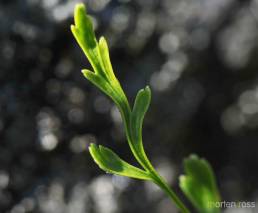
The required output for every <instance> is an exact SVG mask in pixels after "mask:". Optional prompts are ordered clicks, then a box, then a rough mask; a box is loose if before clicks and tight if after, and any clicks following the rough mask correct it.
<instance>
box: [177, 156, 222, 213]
mask: <svg viewBox="0 0 258 213" xmlns="http://www.w3.org/2000/svg"><path fill="white" fill-rule="evenodd" d="M184 170H185V173H186V174H185V175H182V176H180V179H179V180H180V188H181V189H182V191H183V192H184V194H185V195H186V196H187V197H188V199H189V200H190V201H191V202H192V204H193V205H194V206H195V208H196V209H197V210H198V212H200V213H218V212H220V209H219V208H216V207H215V203H216V202H219V201H220V195H219V192H218V188H217V184H216V179H215V175H214V173H213V170H212V168H211V166H210V164H209V163H208V162H207V161H206V160H204V159H200V158H199V157H198V156H196V155H191V156H190V157H189V158H187V159H185V161H184Z"/></svg>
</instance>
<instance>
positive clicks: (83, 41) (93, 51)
mask: <svg viewBox="0 0 258 213" xmlns="http://www.w3.org/2000/svg"><path fill="white" fill-rule="evenodd" d="M74 22H75V25H71V31H72V33H73V35H74V37H75V38H76V40H77V42H78V44H79V45H80V47H81V48H82V50H83V52H84V54H85V55H86V56H87V58H88V60H89V61H90V63H91V66H92V67H93V69H94V71H95V72H96V74H99V75H100V76H102V77H103V78H104V79H106V75H105V73H104V70H103V64H102V60H101V56H100V51H99V46H98V42H97V40H96V37H95V33H94V31H93V26H92V21H91V19H90V17H89V16H88V15H87V14H86V8H85V6H84V4H77V5H76V6H75V9H74ZM106 80H107V79H106Z"/></svg>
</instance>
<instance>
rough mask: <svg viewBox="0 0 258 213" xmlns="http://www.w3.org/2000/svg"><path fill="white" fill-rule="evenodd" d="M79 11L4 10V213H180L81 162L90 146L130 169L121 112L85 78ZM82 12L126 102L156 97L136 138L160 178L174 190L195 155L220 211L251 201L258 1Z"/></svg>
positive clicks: (153, 194)
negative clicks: (209, 171) (102, 42)
mask: <svg viewBox="0 0 258 213" xmlns="http://www.w3.org/2000/svg"><path fill="white" fill-rule="evenodd" d="M75 3H76V1H68V0H17V1H14V0H1V1H0V212H1V213H2V212H3V213H5V212H8V213H9V212H10V213H24V212H38V213H41V212H42V213H64V212H65V213H91V212H96V213H133V212H139V213H140V212H143V211H145V212H150V213H167V212H176V210H175V207H174V205H173V204H171V202H170V200H169V199H168V198H167V197H166V196H165V195H164V194H163V193H162V192H160V191H159V190H158V189H157V188H156V187H154V186H153V185H152V184H149V183H143V182H142V181H136V180H131V179H127V178H121V177H116V176H112V175H108V174H105V173H104V172H103V171H101V170H100V169H99V168H98V167H97V165H96V164H95V163H94V162H93V160H92V159H91V157H90V155H89V153H88V151H87V146H88V145H89V143H92V142H95V143H98V144H102V145H105V146H107V147H110V148H112V149H113V150H115V152H117V153H119V155H120V156H121V157H123V158H124V159H126V160H128V161H129V162H131V163H132V164H135V160H134V159H133V158H132V156H131V153H130V150H129V148H128V146H127V144H126V140H125V137H124V132H123V126H122V124H121V118H120V116H119V113H118V111H117V109H116V108H115V107H114V105H113V103H112V102H111V101H110V100H109V99H108V98H107V97H106V96H105V95H103V94H102V93H101V92H99V91H98V90H97V89H96V88H95V87H94V86H93V85H91V84H90V83H89V82H88V81H87V80H86V79H84V78H83V76H82V75H81V72H80V70H81V69H82V68H90V65H89V63H88V61H87V60H86V58H85V56H84V55H83V53H82V51H81V50H80V48H79V47H78V45H77V43H76V42H75V39H74V38H73V37H72V34H71V32H70V24H72V23H73V18H72V15H73V8H74V5H75ZM85 3H87V7H88V12H89V13H90V14H91V15H92V17H93V19H94V25H95V28H96V34H97V37H99V36H100V35H104V36H105V37H106V38H107V40H108V43H109V46H110V49H111V59H112V63H113V66H114V69H115V71H116V75H117V77H118V78H119V80H120V81H121V83H122V85H123V88H124V89H125V91H126V93H127V95H128V97H129V99H130V102H131V103H132V101H133V100H134V97H135V95H136V93H137V91H138V90H139V89H141V88H143V87H145V85H146V84H148V85H150V86H151V89H152V95H153V98H152V103H151V107H150V110H149V112H148V113H147V116H146V119H145V123H144V130H143V136H144V144H145V147H146V150H147V153H148V155H149V156H150V159H151V160H152V162H153V164H154V165H155V167H156V168H158V170H159V171H160V172H161V173H162V174H163V176H165V177H166V178H167V179H168V180H169V182H170V184H171V185H174V188H175V190H176V191H179V189H178V176H179V175H180V174H182V173H183V170H182V160H183V158H184V157H187V156H188V155H189V154H190V153H197V154H198V155H199V156H201V157H205V158H206V159H207V160H209V162H210V163H211V165H212V166H213V168H214V169H215V172H216V176H217V180H218V184H219V187H220V191H221V194H222V197H223V200H226V201H238V200H240V201H257V200H258V190H257V185H258V182H257V179H258V170H257V168H258V144H257V143H258V60H257V55H258V48H257V44H258V40H257V35H258V1H257V0H252V1H237V0H228V1H225V0H160V1H158V0H112V1H111V0H89V1H85ZM180 196H181V197H183V195H182V194H181V192H180ZM257 211H258V210H257V209H256V210H253V212H257ZM226 212H227V213H228V212H236V210H234V209H233V210H228V211H226ZM241 212H247V213H249V212H252V211H251V210H250V209H249V210H245V209H243V210H242V211H241Z"/></svg>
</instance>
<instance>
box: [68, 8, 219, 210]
mask: <svg viewBox="0 0 258 213" xmlns="http://www.w3.org/2000/svg"><path fill="white" fill-rule="evenodd" d="M74 21H75V25H72V26H71V30H72V33H73V35H74V37H75V38H76V40H77V42H78V43H79V45H80V47H81V49H82V50H83V52H84V54H85V55H86V57H87V58H88V60H89V62H90V63H91V65H92V67H93V70H94V72H92V71H90V70H86V69H84V70H82V73H83V75H84V76H85V77H86V78H87V79H88V80H89V81H90V82H92V83H93V84H94V85H95V86H96V87H98V88H99V89H100V90H102V92H104V93H105V94H106V95H108V96H109V97H110V98H111V99H112V100H113V101H114V103H115V104H116V106H117V107H118V109H119V111H120V113H121V116H122V120H123V124H124V128H125V133H126V138H127V141H128V144H129V147H130V149H131V151H132V153H133V155H134V157H135V159H136V160H137V161H138V162H139V164H140V165H141V167H142V168H137V167H135V166H133V165H131V164H129V163H127V162H125V161H124V160H122V159H121V158H120V157H119V156H118V155H117V154H115V153H114V152H113V151H112V150H111V149H108V148H106V147H103V146H97V145H96V144H91V145H90V147H89V151H90V154H91V156H92V158H93V159H94V161H95V162H96V163H97V164H98V166H99V167H100V168H101V169H103V170H104V171H106V172H108V173H112V174H116V175H122V176H127V177H131V178H137V179H141V180H146V181H152V182H153V183H155V184H156V185H158V186H159V187H160V188H161V189H162V190H164V192H166V193H167V195H168V196H169V197H170V198H171V199H172V201H173V202H174V203H175V205H176V206H177V208H178V209H179V210H180V211H181V212H183V213H188V212H190V211H189V210H188V209H187V207H186V206H185V205H184V203H183V202H182V201H181V200H180V199H179V197H178V196H177V195H176V194H175V192H174V191H173V190H172V189H171V188H170V187H169V185H168V184H167V182H166V181H165V180H164V179H163V178H162V177H161V176H160V175H159V174H158V172H157V171H156V170H155V169H154V167H153V165H152V164H151V162H150V161H149V159H148V157H147V155H146V153H145V150H144V147H143V143H142V125H143V120H144V116H145V114H146V112H147V110H148V108H149V105H150V100H151V90H150V88H149V87H148V86H147V87H145V88H144V89H141V90H140V91H139V92H138V94H137V96H136V98H135V102H134V105H133V108H132V109H131V107H130V105H129V102H128V100H127V97H126V95H125V93H124V91H123V89H122V87H121V85H120V83H119V81H118V79H117V78H116V76H115V74H114V72H113V68H112V65H111V62H110V57H109V50H108V45H107V42H106V40H105V38H104V37H101V38H100V39H99V41H97V40H96V37H95V33H94V31H93V27H92V22H91V19H90V17H89V16H88V15H87V14H86V9H85V6H84V5H83V4H77V5H76V7H75V11H74ZM185 172H186V175H185V176H181V178H180V187H181V189H182V191H183V192H184V193H185V195H186V196H187V197H188V199H189V200H190V201H191V202H192V203H193V205H194V206H195V207H196V209H198V211H199V212H203V213H204V212H206V213H208V212H209V213H217V212H219V211H218V209H216V208H212V207H210V206H208V205H207V203H208V202H216V201H219V199H220V198H219V194H218V190H217V186H216V182H215V178H214V175H213V172H212V169H211V167H210V166H209V164H208V163H207V162H206V161H205V160H202V159H199V158H198V157H197V156H192V157H190V158H188V159H187V160H185Z"/></svg>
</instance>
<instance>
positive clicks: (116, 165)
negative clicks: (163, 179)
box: [89, 144, 151, 180]
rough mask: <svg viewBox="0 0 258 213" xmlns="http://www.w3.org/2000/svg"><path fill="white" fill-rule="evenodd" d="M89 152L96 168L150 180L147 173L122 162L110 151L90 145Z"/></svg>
mask: <svg viewBox="0 0 258 213" xmlns="http://www.w3.org/2000/svg"><path fill="white" fill-rule="evenodd" d="M89 151H90V154H91V156H92V158H93V159H94V161H95V162H96V163H97V164H98V166H99V167H100V168H101V169H103V170H104V171H106V172H108V173H112V174H116V175H121V176H126V177H131V178H137V179H142V180H151V178H150V176H149V175H148V173H147V172H145V171H143V170H141V169H139V168H137V167H134V166H132V165H130V164H128V163H127V162H125V161H123V160H122V159H121V158H120V157H119V156H118V155H117V154H115V153H114V152H113V151H112V150H111V149H108V148H106V147H103V146H97V145H96V144H91V145H90V147H89Z"/></svg>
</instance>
